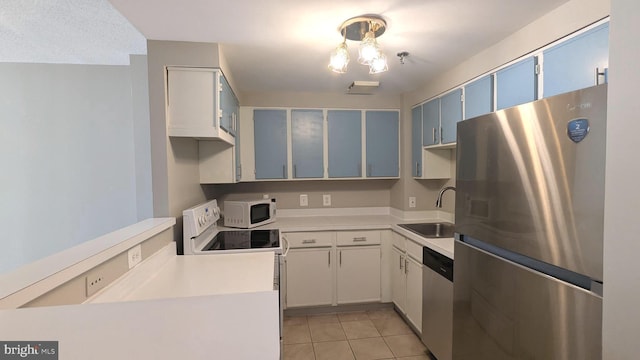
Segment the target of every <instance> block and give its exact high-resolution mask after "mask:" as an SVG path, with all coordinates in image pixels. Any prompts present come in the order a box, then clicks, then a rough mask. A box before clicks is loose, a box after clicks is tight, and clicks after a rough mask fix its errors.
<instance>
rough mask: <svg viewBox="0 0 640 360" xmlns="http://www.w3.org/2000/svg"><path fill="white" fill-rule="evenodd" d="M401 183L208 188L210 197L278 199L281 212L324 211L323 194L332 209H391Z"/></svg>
mask: <svg viewBox="0 0 640 360" xmlns="http://www.w3.org/2000/svg"><path fill="white" fill-rule="evenodd" d="M397 181H398V180H329V181H325V180H317V181H289V182H284V181H280V182H269V181H265V182H255V183H240V184H228V185H207V186H205V189H206V193H207V198H209V199H217V200H218V202H219V203H218V204H219V206H221V207H223V201H224V200H256V199H262V196H263V195H269V197H270V198H275V199H276V201H277V206H278V209H308V208H322V207H325V206H323V205H322V195H325V194H328V195H331V207H334V208H351V207H389V206H391V198H390V191H389V189H390V188H391V186H392V185H393V184H394V183H395V182H397ZM300 194H307V196H308V197H309V206H308V207H301V206H300Z"/></svg>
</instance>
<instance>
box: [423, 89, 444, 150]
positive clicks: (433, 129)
mask: <svg viewBox="0 0 640 360" xmlns="http://www.w3.org/2000/svg"><path fill="white" fill-rule="evenodd" d="M439 142H440V98H437V99H433V100H431V101H429V102H427V103H424V104H422V145H423V146H429V145H435V144H438V143H439Z"/></svg>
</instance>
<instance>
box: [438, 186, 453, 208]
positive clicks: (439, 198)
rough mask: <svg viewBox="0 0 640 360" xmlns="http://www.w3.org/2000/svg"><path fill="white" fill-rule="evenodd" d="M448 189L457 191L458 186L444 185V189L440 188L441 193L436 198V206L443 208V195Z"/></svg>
mask: <svg viewBox="0 0 640 360" xmlns="http://www.w3.org/2000/svg"><path fill="white" fill-rule="evenodd" d="M447 190H453V191H456V187H455V186H446V187H443V188H442V190H440V193H439V194H438V198H437V199H436V207H437V208H441V207H442V195H444V193H445V191H447Z"/></svg>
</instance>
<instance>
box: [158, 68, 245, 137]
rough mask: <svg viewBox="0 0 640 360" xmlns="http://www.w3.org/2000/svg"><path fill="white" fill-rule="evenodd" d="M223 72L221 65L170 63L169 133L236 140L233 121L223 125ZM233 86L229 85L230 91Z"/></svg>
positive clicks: (167, 89)
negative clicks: (214, 66) (191, 66)
mask: <svg viewBox="0 0 640 360" xmlns="http://www.w3.org/2000/svg"><path fill="white" fill-rule="evenodd" d="M222 76H223V75H222V72H221V71H220V70H219V69H211V68H189V67H177V66H170V67H167V85H166V86H167V87H166V96H167V97H166V105H167V133H168V135H169V136H174V137H192V138H197V139H206V140H221V141H224V142H226V143H228V144H230V145H234V144H235V138H234V136H233V134H232V132H231V131H230V130H231V129H232V127H233V121H232V120H231V123H230V124H228V125H227V128H228V129H226V130H225V129H224V128H223V126H222V120H223V112H222V110H221V105H222V104H221V93H222V91H223V86H222V80H221V78H222ZM230 89H231V88H230V87H229V88H228V90H227V91H230ZM231 95H232V96H233V94H231ZM223 98H224V96H223ZM231 116H233V115H231Z"/></svg>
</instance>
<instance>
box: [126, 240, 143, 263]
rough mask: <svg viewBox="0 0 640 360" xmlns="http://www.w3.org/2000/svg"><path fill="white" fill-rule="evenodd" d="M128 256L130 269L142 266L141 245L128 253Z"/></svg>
mask: <svg viewBox="0 0 640 360" xmlns="http://www.w3.org/2000/svg"><path fill="white" fill-rule="evenodd" d="M127 256H128V258H129V269H131V268H132V267H134V266H136V265H138V264H140V262H141V261H142V246H141V245H140V244H138V245H136V246H134V247H132V248H131V249H129V252H127Z"/></svg>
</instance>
